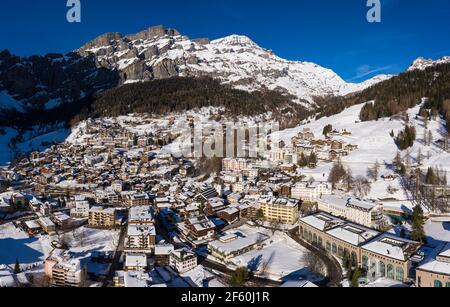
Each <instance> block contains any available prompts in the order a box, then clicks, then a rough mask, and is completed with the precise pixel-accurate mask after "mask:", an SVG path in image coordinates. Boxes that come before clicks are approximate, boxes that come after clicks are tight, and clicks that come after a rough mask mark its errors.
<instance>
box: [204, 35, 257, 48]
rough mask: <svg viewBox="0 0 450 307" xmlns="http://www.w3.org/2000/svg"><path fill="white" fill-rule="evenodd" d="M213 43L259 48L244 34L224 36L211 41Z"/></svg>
mask: <svg viewBox="0 0 450 307" xmlns="http://www.w3.org/2000/svg"><path fill="white" fill-rule="evenodd" d="M211 44H213V45H229V46H249V47H258V48H260V47H259V46H258V45H257V44H256V43H255V42H254V41H252V40H251V39H250V38H249V37H247V36H244V35H235V34H234V35H229V36H226V37H224V38H220V39H216V40H213V41H211Z"/></svg>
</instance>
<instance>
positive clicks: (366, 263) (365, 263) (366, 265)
mask: <svg viewBox="0 0 450 307" xmlns="http://www.w3.org/2000/svg"><path fill="white" fill-rule="evenodd" d="M362 268H363V269H364V270H367V269H368V268H369V258H367V257H366V256H363V257H362Z"/></svg>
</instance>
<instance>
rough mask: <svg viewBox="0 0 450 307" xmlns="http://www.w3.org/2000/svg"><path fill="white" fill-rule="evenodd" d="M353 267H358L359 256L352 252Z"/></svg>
mask: <svg viewBox="0 0 450 307" xmlns="http://www.w3.org/2000/svg"><path fill="white" fill-rule="evenodd" d="M351 257H352V266H354V267H355V266H356V265H357V264H358V256H356V253H355V252H352V256H351Z"/></svg>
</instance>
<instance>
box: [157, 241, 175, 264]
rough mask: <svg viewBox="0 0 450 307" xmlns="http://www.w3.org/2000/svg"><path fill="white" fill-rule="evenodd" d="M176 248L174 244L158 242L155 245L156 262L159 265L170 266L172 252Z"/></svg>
mask: <svg viewBox="0 0 450 307" xmlns="http://www.w3.org/2000/svg"><path fill="white" fill-rule="evenodd" d="M174 250H175V248H174V246H173V245H172V244H157V245H156V246H155V264H156V265H157V266H169V265H170V254H171V253H172V251H174Z"/></svg>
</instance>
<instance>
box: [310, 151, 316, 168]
mask: <svg viewBox="0 0 450 307" xmlns="http://www.w3.org/2000/svg"><path fill="white" fill-rule="evenodd" d="M308 164H309V165H311V166H313V167H316V165H317V156H316V154H315V153H314V152H312V153H311V154H310V155H309V158H308Z"/></svg>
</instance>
